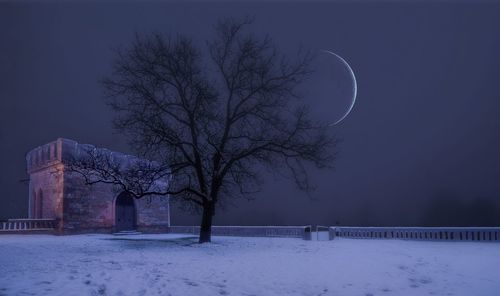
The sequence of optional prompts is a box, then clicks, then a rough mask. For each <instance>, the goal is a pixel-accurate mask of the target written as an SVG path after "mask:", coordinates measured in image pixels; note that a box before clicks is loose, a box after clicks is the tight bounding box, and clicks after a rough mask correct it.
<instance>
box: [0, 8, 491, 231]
mask: <svg viewBox="0 0 500 296" xmlns="http://www.w3.org/2000/svg"><path fill="white" fill-rule="evenodd" d="M248 15H250V16H254V17H255V23H254V24H253V26H252V30H253V31H254V32H255V33H256V34H262V35H264V34H269V35H270V36H271V37H272V38H273V39H274V41H275V43H276V44H277V45H278V46H279V47H280V48H281V49H282V50H284V51H285V52H292V51H293V50H295V49H296V48H297V47H298V46H300V45H302V46H304V47H307V48H310V49H312V50H319V49H329V50H332V51H335V52H337V53H339V54H341V55H342V56H343V57H344V58H346V59H347V60H348V61H349V62H350V63H351V65H352V67H353V68H354V71H355V72H356V75H357V78H358V84H359V93H358V102H357V104H356V105H355V107H354V109H353V112H352V113H351V114H350V115H349V116H348V117H347V118H346V120H345V121H344V122H342V124H341V125H339V126H336V127H334V128H332V133H335V134H337V136H338V137H339V138H341V139H342V143H341V144H340V146H339V156H338V160H337V162H336V167H335V170H333V171H321V172H317V171H312V172H311V173H312V176H313V177H314V179H315V180H316V181H315V183H316V185H317V191H316V192H315V193H314V194H313V195H312V198H313V199H312V200H311V199H310V198H309V197H307V196H306V195H304V194H302V193H300V192H297V191H296V190H295V189H294V187H293V185H292V184H289V183H287V182H286V181H282V180H275V179H274V177H272V176H270V177H269V178H270V179H269V182H268V184H267V185H266V187H265V190H264V191H263V192H261V193H260V194H257V195H256V199H255V200H254V201H251V202H247V201H243V200H242V201H238V202H237V203H236V206H237V207H235V208H230V209H228V210H227V211H226V212H224V213H222V212H220V211H219V213H218V215H217V216H216V219H215V223H216V224H233V225H234V224H242V225H243V224H330V225H332V224H335V223H336V222H339V223H340V224H343V225H347V224H350V225H430V224H454V225H456V224H461V225H472V224H474V225H480V224H481V225H484V224H500V152H499V151H500V116H499V114H500V90H499V85H500V83H499V80H500V59H499V53H500V18H499V17H498V15H500V4H499V3H495V2H473V1H470V2H461V3H455V2H452V1H443V2H430V1H429V2H427V1H405V2H392V1H387V2H377V1H366V2H363V1H357V2H354V3H348V2H330V3H329V2H318V3H308V2H290V3H286V2H275V3H266V2H258V3H255V4H252V3H245V2H237V3H229V2H219V3H210V2H203V3H185V4H182V3H169V2H154V1H153V2H146V3H133V2H129V3H123V2H122V3H118V2H107V3H104V4H102V3H98V2H89V3H81V2H77V3H69V2H68V3H48V4H47V3H9V2H2V3H0V142H1V145H0V163H2V166H3V168H2V170H1V173H0V188H2V193H1V194H0V218H8V217H11V218H13V217H22V216H25V215H26V213H27V200H28V190H27V185H23V184H22V183H20V182H19V180H20V179H23V178H26V176H25V163H24V154H25V153H26V152H27V151H29V150H30V149H31V148H33V147H35V146H38V145H40V144H43V143H46V142H49V141H51V140H54V139H56V138H58V137H66V138H71V139H74V140H77V141H79V142H82V143H92V144H95V145H97V146H101V147H107V148H110V149H114V150H118V151H124V152H127V151H128V148H127V146H126V144H125V141H124V139H123V138H122V137H121V136H120V135H118V134H115V133H114V132H113V129H112V127H111V119H112V117H113V114H112V113H111V111H110V110H109V109H108V108H107V106H106V105H105V104H104V100H103V98H102V88H101V87H100V85H99V84H98V80H99V79H101V78H102V77H103V76H105V75H106V74H108V73H109V67H110V64H111V61H112V59H113V52H112V50H111V49H112V48H113V47H117V46H120V45H127V44H129V43H130V42H131V40H132V39H133V37H134V34H135V33H136V32H137V33H148V32H151V31H156V32H162V33H165V34H186V35H190V36H192V37H193V39H194V40H196V41H197V42H199V44H200V45H204V41H205V40H207V39H210V37H211V36H212V35H211V34H212V25H213V24H214V23H215V22H216V21H217V20H218V19H219V18H221V17H226V16H233V17H244V16H248ZM339 85H340V86H339V87H342V84H341V83H340V84H339ZM339 93H342V92H341V91H340V92H339ZM325 98H328V96H327V95H323V96H322V98H318V99H316V98H313V97H309V98H308V99H307V100H308V102H309V104H310V105H311V108H312V109H313V111H315V112H317V113H316V114H318V116H331V117H332V121H334V120H335V119H336V118H338V116H339V114H341V113H342V111H343V110H344V109H345V108H346V101H345V100H346V99H345V98H342V97H335V96H332V97H331V99H330V100H326V99H325ZM172 215H173V221H172V222H173V223H175V224H188V223H189V224H190V223H197V222H198V221H197V220H198V217H192V216H189V215H187V214H185V213H181V212H179V211H173V213H172Z"/></svg>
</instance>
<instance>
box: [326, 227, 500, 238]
mask: <svg viewBox="0 0 500 296" xmlns="http://www.w3.org/2000/svg"><path fill="white" fill-rule="evenodd" d="M335 237H346V238H364V239H367V238H368V239H405V240H425V241H500V227H330V239H333V238H335Z"/></svg>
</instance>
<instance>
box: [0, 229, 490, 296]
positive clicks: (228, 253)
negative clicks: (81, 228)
mask: <svg viewBox="0 0 500 296" xmlns="http://www.w3.org/2000/svg"><path fill="white" fill-rule="evenodd" d="M196 240H197V238H196V237H193V236H187V235H174V234H170V235H130V236H113V235H76V236H49V235H17V236H15V235H1V236H0V295H181V296H184V295H197V296H205V295H259V296H260V295H308V296H309V295H311V296H315V295H340V296H343V295H358V296H370V295H372V296H375V295H467V296H470V295H500V244H499V243H475V242H419V241H398V240H361V239H359V240H355V239H336V240H334V241H303V240H300V239H292V238H237V237H214V238H213V241H214V243H212V244H202V245H199V244H197V243H196Z"/></svg>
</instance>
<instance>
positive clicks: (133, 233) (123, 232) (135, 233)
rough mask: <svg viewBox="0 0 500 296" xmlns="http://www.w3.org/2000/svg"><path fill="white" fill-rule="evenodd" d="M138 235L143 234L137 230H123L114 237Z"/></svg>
mask: <svg viewBox="0 0 500 296" xmlns="http://www.w3.org/2000/svg"><path fill="white" fill-rule="evenodd" d="M138 234H142V232H140V231H136V230H123V231H119V232H115V233H113V235H138Z"/></svg>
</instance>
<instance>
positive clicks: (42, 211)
mask: <svg viewBox="0 0 500 296" xmlns="http://www.w3.org/2000/svg"><path fill="white" fill-rule="evenodd" d="M89 147H93V146H91V145H85V144H79V143H77V142H75V141H72V140H68V139H61V138H60V139H57V140H56V141H53V142H50V143H48V144H45V145H43V146H40V147H37V148H35V149H33V150H31V151H30V152H29V153H28V154H27V155H26V161H27V171H28V174H29V177H30V182H29V217H30V218H31V219H54V220H56V224H57V227H56V231H57V232H58V233H61V234H66V233H83V232H115V231H120V230H132V229H135V230H138V231H142V232H163V231H168V228H169V226H170V208H169V198H168V197H166V196H152V197H145V198H141V199H135V198H133V197H132V196H130V195H129V194H127V193H126V192H120V191H119V190H118V188H116V187H115V186H114V185H110V184H103V183H98V184H93V185H86V184H85V182H84V180H83V178H82V177H81V176H78V175H77V174H75V173H74V172H71V171H68V170H65V164H68V161H69V160H70V159H73V157H75V156H78V155H79V154H80V153H81V152H82V149H88V148H89ZM97 149H101V150H102V151H106V153H111V154H112V156H113V158H114V159H116V160H118V161H120V162H122V161H123V162H126V161H128V160H129V159H130V158H131V156H129V155H125V154H122V153H117V152H112V151H109V150H106V149H102V148H97ZM165 182H167V181H165ZM164 184H167V183H164Z"/></svg>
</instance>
